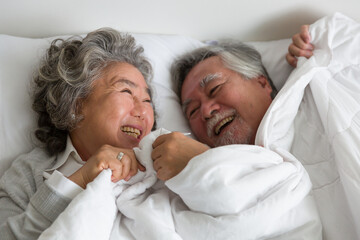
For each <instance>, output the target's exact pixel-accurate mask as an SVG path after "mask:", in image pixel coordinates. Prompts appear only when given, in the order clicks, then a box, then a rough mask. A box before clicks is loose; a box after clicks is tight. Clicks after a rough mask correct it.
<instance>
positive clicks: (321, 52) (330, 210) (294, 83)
mask: <svg viewBox="0 0 360 240" xmlns="http://www.w3.org/2000/svg"><path fill="white" fill-rule="evenodd" d="M310 34H311V36H312V39H313V40H312V43H313V44H314V45H315V51H314V56H313V57H312V58H310V59H309V60H306V61H305V59H299V63H298V68H297V69H295V70H294V71H293V72H292V74H291V75H290V77H289V79H288V81H287V82H286V84H285V86H284V87H283V89H282V90H281V92H280V94H279V96H278V97H277V99H276V100H275V101H274V102H273V104H272V105H271V107H270V109H269V111H268V112H267V115H266V116H265V118H264V120H263V121H262V123H261V127H260V131H258V133H257V134H258V135H257V138H256V140H257V142H256V144H259V145H263V146H265V147H266V148H268V149H277V148H281V149H286V150H287V151H290V152H291V153H292V154H293V155H295V157H296V158H297V159H298V160H299V161H300V162H301V163H302V164H303V165H304V166H305V169H306V170H307V172H308V173H309V175H310V178H311V182H312V184H313V195H314V198H315V200H316V203H317V207H318V210H319V213H320V217H321V221H322V225H323V233H324V239H334V240H338V239H342V240H345V239H346V240H347V239H348V240H353V239H360V204H359V203H360V24H359V23H357V22H355V21H353V20H351V19H349V18H347V17H345V16H343V15H341V14H335V15H334V16H332V17H326V18H323V19H321V20H319V21H317V22H316V23H315V24H313V25H311V27H310Z"/></svg>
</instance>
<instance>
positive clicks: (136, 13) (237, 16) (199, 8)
mask: <svg viewBox="0 0 360 240" xmlns="http://www.w3.org/2000/svg"><path fill="white" fill-rule="evenodd" d="M335 11H340V12H342V13H344V14H346V15H348V16H350V17H352V18H353V19H355V20H357V21H360V0H251V1H241V0H207V1H206V0H126V1H124V0H103V1H101V0H58V1H54V0H0V33H2V34H11V35H16V36H24V37H47V36H54V35H61V34H78V33H86V32H89V31H91V30H94V29H96V28H99V27H104V26H108V27H114V28H117V29H119V30H122V31H130V32H142V33H164V34H181V35H188V36H192V37H195V38H197V39H200V40H208V39H219V38H238V39H241V40H243V41H249V40H252V41H253V40H272V39H280V38H287V37H290V36H292V34H293V33H295V32H297V31H298V29H299V27H300V25H301V24H304V23H312V22H314V21H315V20H317V19H318V18H320V17H322V16H324V15H329V14H332V13H334V12H335Z"/></svg>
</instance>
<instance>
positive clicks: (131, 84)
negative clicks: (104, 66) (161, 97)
mask: <svg viewBox="0 0 360 240" xmlns="http://www.w3.org/2000/svg"><path fill="white" fill-rule="evenodd" d="M112 82H113V83H112V85H115V84H118V83H120V84H126V85H128V86H130V87H133V88H137V87H139V85H137V84H136V83H134V82H132V81H130V80H128V79H126V78H120V79H116V80H114V79H112ZM144 90H145V92H146V93H147V94H148V95H149V96H150V98H152V96H151V90H150V88H148V87H145V88H144Z"/></svg>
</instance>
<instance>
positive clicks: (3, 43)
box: [0, 34, 291, 176]
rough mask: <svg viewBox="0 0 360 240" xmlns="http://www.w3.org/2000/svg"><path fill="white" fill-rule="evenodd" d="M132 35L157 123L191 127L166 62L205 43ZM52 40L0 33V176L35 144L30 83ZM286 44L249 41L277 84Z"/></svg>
mask: <svg viewBox="0 0 360 240" xmlns="http://www.w3.org/2000/svg"><path fill="white" fill-rule="evenodd" d="M133 35H134V37H135V38H136V40H137V41H138V43H139V44H141V45H143V46H144V48H145V54H146V56H147V57H148V58H149V59H150V61H151V63H152V65H153V68H154V81H153V83H154V84H153V86H154V87H153V88H154V90H155V91H154V103H155V107H156V111H157V116H158V118H157V123H158V127H164V128H166V129H168V130H171V131H181V132H190V128H189V126H188V124H187V122H186V119H185V117H184V116H183V114H182V110H181V107H180V104H179V99H178V97H177V95H176V94H175V86H174V85H173V84H172V82H171V81H170V66H171V63H172V62H173V60H174V59H175V58H176V57H177V56H179V55H181V54H183V53H185V52H187V51H189V50H192V49H194V48H197V47H201V46H203V45H204V43H202V42H200V41H198V40H196V39H193V38H189V37H185V36H176V35H156V34H133ZM60 37H61V36H60ZM62 38H67V37H62ZM52 39H54V38H46V39H30V38H20V37H13V36H7V35H0V53H1V54H0V129H1V130H0V176H2V174H3V173H4V171H5V170H6V169H7V168H8V167H9V166H10V164H11V161H12V160H14V159H15V158H16V157H17V156H18V155H20V154H22V153H26V152H28V151H30V150H31V149H32V148H33V147H34V143H33V142H34V139H35V137H34V135H33V131H34V129H35V126H36V115H35V113H34V112H33V111H32V109H31V104H32V103H31V100H30V96H29V91H30V89H29V83H30V80H31V78H32V75H33V72H34V70H36V66H37V65H38V63H39V60H40V58H41V57H42V56H43V54H44V52H45V50H46V49H47V48H48V46H49V44H50V42H51V40H52ZM289 43H290V40H279V41H271V42H254V43H251V45H253V46H254V47H255V48H257V49H258V50H259V51H260V53H261V54H262V57H263V62H264V65H265V67H267V69H268V72H269V75H270V77H271V78H272V79H273V81H274V83H275V85H276V86H277V87H278V88H280V87H281V86H282V85H283V83H284V82H285V80H286V78H287V76H288V75H289V73H290V70H291V67H290V66H289V65H287V64H286V62H285V57H284V56H285V53H286V52H287V47H288V45H289Z"/></svg>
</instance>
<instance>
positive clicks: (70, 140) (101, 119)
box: [0, 29, 154, 239]
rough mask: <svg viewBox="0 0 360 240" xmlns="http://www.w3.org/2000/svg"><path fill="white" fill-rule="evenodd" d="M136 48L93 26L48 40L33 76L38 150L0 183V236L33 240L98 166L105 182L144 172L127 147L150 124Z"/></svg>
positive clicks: (146, 67)
mask: <svg viewBox="0 0 360 240" xmlns="http://www.w3.org/2000/svg"><path fill="white" fill-rule="evenodd" d="M151 77H152V68H151V65H150V63H149V62H148V61H147V59H146V58H145V57H144V55H143V48H142V47H139V46H137V45H136V43H135V40H134V38H133V37H131V36H128V35H123V34H120V33H118V32H116V31H115V30H112V29H100V30H97V31H94V32H91V33H89V34H88V35H87V36H86V37H85V38H84V39H80V38H70V39H69V40H66V41H64V40H60V39H57V40H55V41H53V42H52V44H51V46H50V48H49V49H48V51H47V53H46V56H45V58H44V60H43V62H42V63H41V65H40V67H39V71H38V74H37V76H36V77H35V78H34V102H33V109H34V110H35V111H36V112H37V113H38V117H39V119H38V129H37V130H36V132H35V135H36V137H37V139H38V140H40V142H41V143H42V144H41V147H40V146H39V147H38V148H36V149H34V150H33V151H32V152H30V153H28V154H26V155H22V156H20V157H19V158H18V159H16V160H15V161H14V163H13V165H12V166H11V168H10V169H9V170H8V171H7V172H6V173H5V174H4V176H3V177H2V179H1V183H0V233H1V239H36V238H37V237H38V236H39V235H40V234H41V232H42V231H43V230H44V229H46V228H47V227H49V226H50V224H51V223H52V222H53V221H54V220H55V219H56V218H57V216H58V215H59V214H60V213H61V212H62V211H63V210H64V209H65V208H66V207H67V205H68V204H69V203H70V202H71V200H72V199H73V198H74V197H75V196H76V195H77V194H78V193H79V192H81V191H82V189H84V188H85V187H86V185H87V184H88V183H89V182H91V181H92V180H93V179H94V178H95V177H96V176H97V175H98V174H99V173H100V172H101V171H102V170H103V169H111V170H112V181H113V182H116V181H119V180H121V179H125V180H128V179H130V178H131V177H132V176H133V175H135V174H136V173H137V171H138V169H140V170H144V167H143V166H141V165H140V164H139V163H138V162H137V160H136V158H135V155H134V152H133V150H132V148H133V147H136V146H138V144H139V142H140V140H141V139H142V138H143V137H144V136H145V135H147V134H148V133H149V132H150V131H151V129H152V128H153V126H154V110H153V107H152V101H151V94H150V93H151V92H150V89H149V86H148V84H147V82H148V81H149V80H150V79H151Z"/></svg>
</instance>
